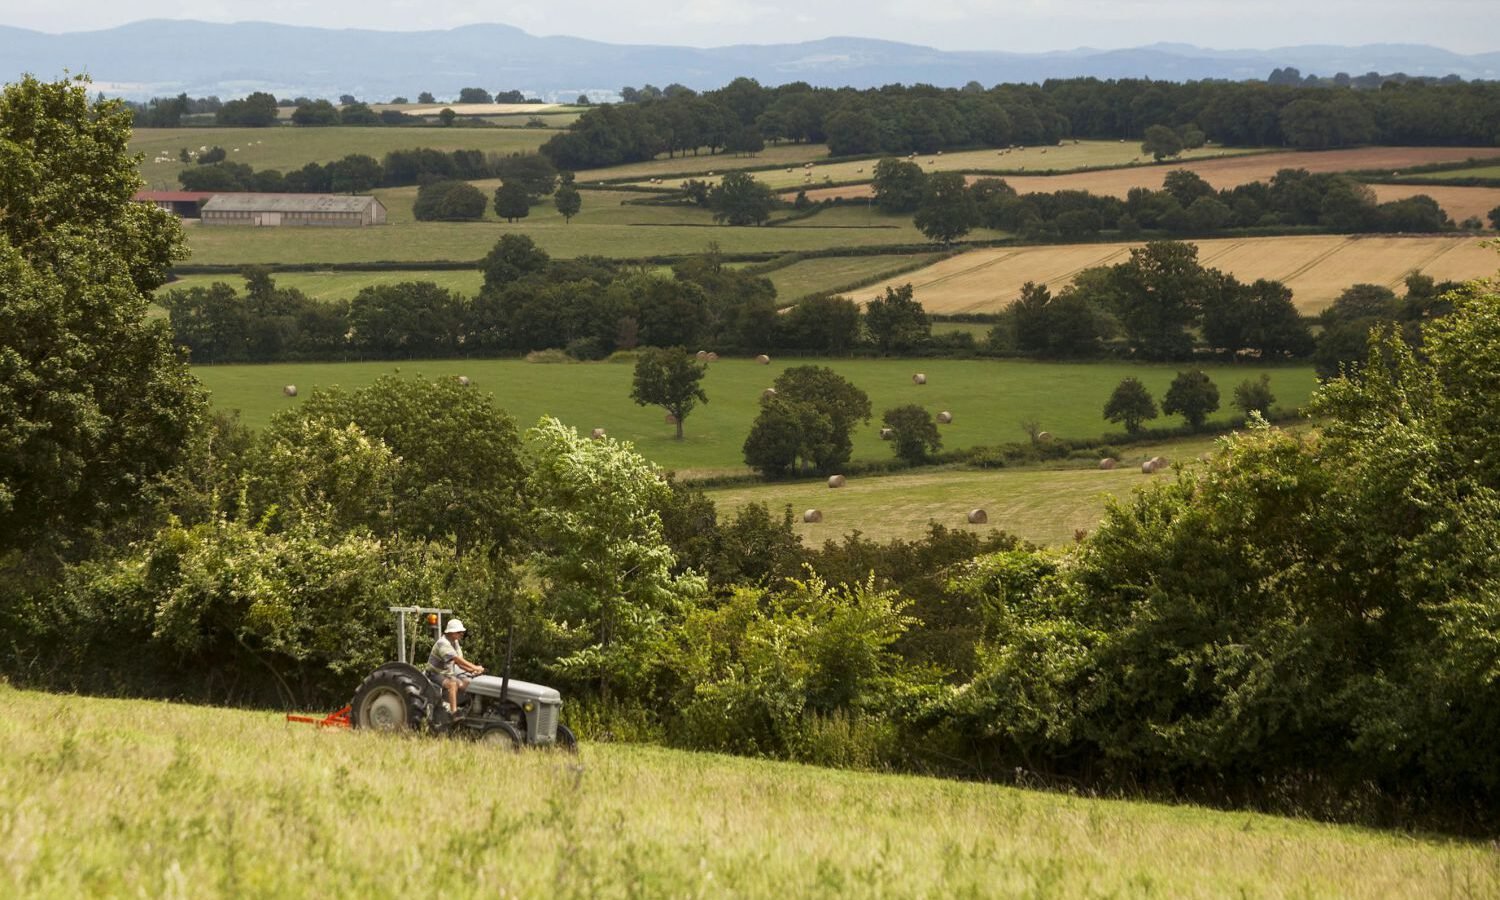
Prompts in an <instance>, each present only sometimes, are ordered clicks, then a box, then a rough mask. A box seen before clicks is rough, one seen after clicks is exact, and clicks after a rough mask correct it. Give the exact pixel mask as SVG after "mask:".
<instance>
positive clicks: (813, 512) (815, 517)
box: [802, 509, 823, 522]
mask: <svg viewBox="0 0 1500 900" xmlns="http://www.w3.org/2000/svg"><path fill="white" fill-rule="evenodd" d="M802 521H804V522H821V521H823V511H822V510H821V509H810V510H808V511H807V512H805V513H803V514H802Z"/></svg>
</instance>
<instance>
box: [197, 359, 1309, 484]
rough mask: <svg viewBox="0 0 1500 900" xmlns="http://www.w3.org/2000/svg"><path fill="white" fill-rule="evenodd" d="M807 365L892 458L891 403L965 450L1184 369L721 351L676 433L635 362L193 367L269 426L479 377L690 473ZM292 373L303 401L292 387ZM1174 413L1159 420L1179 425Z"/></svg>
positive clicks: (1090, 421)
mask: <svg viewBox="0 0 1500 900" xmlns="http://www.w3.org/2000/svg"><path fill="white" fill-rule="evenodd" d="M801 364H815V365H826V366H829V367H830V368H832V369H834V370H835V371H837V372H839V373H840V374H841V375H843V376H844V377H846V378H848V379H849V380H850V381H852V382H853V383H854V384H856V385H858V386H859V387H860V388H862V389H863V390H864V391H865V392H866V393H868V394H869V395H870V402H871V405H872V407H873V408H874V417H873V418H872V420H871V421H870V422H869V424H867V425H864V426H861V427H860V428H859V429H858V430H857V432H856V434H855V436H854V458H855V460H885V459H889V458H890V456H891V451H890V445H889V444H887V443H885V442H884V441H881V440H880V434H879V432H880V415H881V413H882V412H883V411H884V410H887V409H890V408H893V407H896V406H900V405H904V404H907V403H918V404H921V405H922V406H924V407H926V408H927V409H929V410H931V411H932V412H933V413H934V414H936V413H937V412H939V411H941V410H948V411H950V412H952V413H953V417H954V421H953V423H952V424H951V425H945V426H942V429H943V431H942V434H943V440H944V447H945V448H946V449H962V448H965V447H973V446H980V445H984V446H989V445H995V444H1002V443H1011V442H1014V441H1020V440H1025V438H1026V434H1025V431H1024V430H1023V428H1022V423H1023V422H1027V421H1035V422H1036V423H1037V424H1038V425H1039V427H1040V428H1041V429H1044V430H1046V431H1050V432H1052V433H1053V434H1054V435H1056V436H1058V437H1090V438H1092V437H1097V436H1099V435H1100V434H1104V433H1107V432H1113V431H1116V430H1117V428H1116V427H1115V426H1111V425H1110V424H1109V423H1108V422H1106V421H1105V420H1104V418H1103V414H1102V410H1103V408H1104V403H1105V401H1106V400H1108V399H1109V395H1110V393H1111V392H1112V391H1113V390H1114V388H1115V385H1117V384H1118V383H1119V382H1120V380H1121V379H1123V378H1125V377H1126V376H1127V375H1133V376H1135V377H1137V378H1139V379H1140V380H1141V381H1142V382H1143V383H1144V384H1145V385H1146V387H1147V388H1148V389H1149V390H1150V391H1151V392H1152V394H1153V395H1154V396H1156V397H1157V398H1158V401H1159V400H1160V398H1161V397H1162V396H1163V395H1165V393H1166V390H1167V386H1168V384H1169V383H1170V382H1171V380H1172V378H1173V377H1175V375H1176V373H1177V371H1178V368H1179V367H1176V366H1171V365H1144V364H1142V365H1135V364H1129V363H1040V362H1027V361H1016V360H936V359H934V360H905V359H903V360H879V359H852V360H851V359H837V360H798V359H779V358H778V359H773V360H772V362H771V364H770V365H768V366H762V365H757V364H756V363H755V362H754V361H753V360H748V359H722V360H719V361H718V362H716V363H713V364H711V365H710V367H709V371H708V375H707V376H706V377H705V378H704V381H703V386H704V390H705V391H706V392H707V394H708V403H707V404H705V405H702V406H700V407H698V408H697V409H696V410H694V411H693V413H692V415H691V416H690V417H689V418H688V419H687V421H686V423H685V432H686V436H685V438H684V440H682V441H677V440H674V439H673V429H672V427H671V426H669V425H667V424H666V423H665V422H664V419H663V417H664V414H663V412H662V411H661V410H660V409H655V408H644V407H640V406H636V405H635V403H633V402H632V401H631V400H630V384H631V378H632V375H633V372H634V369H633V366H632V365H631V364H630V363H624V362H617V363H574V364H543V363H529V362H525V361H524V360H517V359H504V360H463V359H454V360H419V361H408V362H401V363H390V362H361V363H274V364H265V365H233V366H196V367H194V369H193V372H194V374H195V375H196V376H197V377H198V378H199V380H200V381H202V382H203V384H204V386H205V387H207V388H208V390H209V391H210V393H211V399H212V402H213V404H214V405H215V406H217V407H219V408H222V409H236V410H239V411H240V413H241V415H242V416H243V418H244V421H245V422H246V423H247V424H250V425H252V426H257V427H258V426H261V425H264V424H265V423H266V422H267V421H268V420H269V419H270V417H271V415H272V414H273V413H275V412H276V411H277V410H280V409H285V408H287V407H289V406H292V405H294V404H296V403H299V402H301V400H302V399H303V398H305V397H306V396H307V395H308V393H309V392H310V391H311V390H312V389H314V388H318V387H330V386H333V385H339V386H342V387H344V388H349V389H354V388H359V387H363V386H365V385H368V384H370V383H371V382H373V381H374V380H375V379H376V378H377V377H378V376H380V375H382V374H385V373H389V372H394V371H398V370H399V372H400V373H401V374H403V375H408V376H410V375H416V374H420V375H423V376H425V377H429V378H449V377H456V376H459V375H466V376H468V377H469V378H470V379H471V380H472V382H473V384H474V386H475V389H476V390H481V391H488V392H490V393H492V394H493V395H494V396H495V399H496V402H497V404H498V405H499V406H501V407H503V408H505V409H506V410H508V411H509V412H510V413H511V414H512V415H513V416H514V417H515V418H516V420H517V422H518V423H519V424H520V425H521V426H523V427H528V426H530V425H532V424H534V423H535V422H536V421H537V419H539V418H540V417H541V416H543V415H552V416H556V417H557V418H559V419H561V420H562V421H564V422H566V423H568V424H570V425H572V426H574V427H576V428H578V429H579V430H580V431H582V432H585V433H587V432H588V431H590V430H591V429H594V428H604V429H606V431H607V432H608V434H609V435H610V436H612V437H615V438H619V439H622V440H626V441H630V442H631V443H633V444H635V446H636V448H637V449H638V450H639V451H640V452H641V453H643V454H644V455H645V456H646V457H647V458H649V459H651V460H653V461H655V462H656V463H658V464H660V465H662V466H663V467H665V468H669V469H675V470H677V471H679V472H681V473H682V474H683V475H685V476H689V477H691V476H695V475H704V474H722V473H732V472H741V471H745V468H744V461H743V457H742V455H741V448H742V445H743V444H744V440H745V436H746V435H747V434H748V433H749V431H750V423H751V422H752V421H753V420H754V418H755V416H756V415H757V414H758V412H759V402H760V394H761V391H762V390H764V389H765V388H766V387H768V386H770V384H771V382H772V380H773V379H774V378H775V377H776V375H777V373H778V372H780V371H781V370H782V369H784V368H786V367H788V366H793V365H801ZM1204 368H1205V371H1207V372H1208V374H1209V377H1210V378H1212V379H1213V380H1214V382H1215V383H1216V384H1217V385H1218V387H1219V393H1220V396H1221V398H1222V400H1221V402H1222V403H1224V404H1225V405H1226V409H1224V410H1221V411H1220V415H1224V416H1227V415H1228V413H1229V410H1228V409H1227V404H1228V401H1229V399H1230V397H1231V395H1232V394H1233V391H1234V387H1235V385H1237V384H1239V383H1240V382H1241V381H1243V380H1245V379H1247V378H1254V377H1257V376H1258V375H1259V373H1260V372H1263V371H1265V372H1269V373H1270V375H1271V390H1272V391H1273V392H1274V393H1275V394H1276V397H1277V400H1278V404H1279V405H1280V406H1282V407H1285V408H1295V407H1297V406H1300V405H1301V404H1302V403H1304V402H1305V401H1306V400H1307V397H1308V396H1309V394H1310V393H1311V391H1312V388H1313V386H1314V383H1315V378H1314V374H1313V370H1312V368H1311V367H1310V366H1299V367H1262V366H1253V365H1220V366H1206V367H1204ZM917 372H921V373H924V374H926V375H927V384H925V385H916V384H913V383H912V377H911V376H912V375H913V374H914V373H917ZM288 384H295V385H296V386H297V388H298V390H299V396H298V397H297V398H288V397H285V396H283V395H282V388H283V386H285V385H288ZM1180 421H1181V420H1180V419H1179V418H1178V417H1176V416H1168V417H1164V418H1162V419H1158V420H1156V421H1155V422H1153V423H1152V424H1154V425H1160V426H1169V425H1174V424H1180Z"/></svg>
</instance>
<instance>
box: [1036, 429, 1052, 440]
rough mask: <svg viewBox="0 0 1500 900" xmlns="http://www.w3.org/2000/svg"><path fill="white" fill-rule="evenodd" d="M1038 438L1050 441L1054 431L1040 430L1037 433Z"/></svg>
mask: <svg viewBox="0 0 1500 900" xmlns="http://www.w3.org/2000/svg"><path fill="white" fill-rule="evenodd" d="M1036 439H1037V440H1039V441H1042V442H1044V443H1045V442H1046V441H1050V440H1052V432H1050V431H1038V432H1037V433H1036Z"/></svg>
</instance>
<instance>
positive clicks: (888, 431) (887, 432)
mask: <svg viewBox="0 0 1500 900" xmlns="http://www.w3.org/2000/svg"><path fill="white" fill-rule="evenodd" d="M895 436H896V429H894V428H882V429H880V439H881V440H882V441H888V440H891V439H892V438H894V437H895Z"/></svg>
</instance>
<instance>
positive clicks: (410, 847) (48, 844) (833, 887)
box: [0, 683, 1500, 898]
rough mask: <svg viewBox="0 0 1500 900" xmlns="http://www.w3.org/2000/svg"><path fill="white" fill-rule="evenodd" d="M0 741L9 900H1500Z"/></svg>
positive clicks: (937, 786) (1195, 859)
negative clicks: (434, 812)
mask: <svg viewBox="0 0 1500 900" xmlns="http://www.w3.org/2000/svg"><path fill="white" fill-rule="evenodd" d="M351 689H352V685H351ZM566 715H567V711H566V710H565V711H564V716H565V717H566ZM0 740H3V741H4V744H5V747H6V753H5V754H4V757H3V759H0V790H3V791H4V793H5V797H6V803H5V805H4V807H3V809H0V848H3V849H0V859H3V862H4V864H3V865H0V894H4V895H6V896H12V897H79V896H115V897H119V896H145V897H173V898H175V897H193V898H217V897H244V896H263V897H272V896H275V897H282V896H359V897H371V898H386V897H389V898H397V897H410V896H418V895H420V896H431V895H438V894H441V895H454V896H475V897H477V896H485V897H534V896H543V895H545V896H556V897H562V898H575V897H576V898H583V897H591V898H592V897H602V898H616V897H619V898H624V897H641V896H646V897H653V896H654V897H710V896H737V897H846V896H891V897H927V898H942V897H981V896H1135V895H1160V896H1170V897H1186V898H1196V897H1220V896H1235V895H1253V896H1267V897H1291V896H1298V897H1306V896H1329V897H1335V896H1336V897H1353V898H1361V897H1391V896H1434V895H1453V896H1457V895H1465V896H1494V895H1495V894H1496V892H1497V891H1500V869H1497V868H1496V866H1495V862H1494V850H1493V849H1492V848H1491V847H1490V846H1489V845H1488V844H1485V843H1480V842H1464V841H1457V840H1443V839H1435V838H1429V837H1425V836H1422V835H1415V836H1413V835H1410V834H1404V833H1403V834H1396V833H1382V832H1378V831H1372V830H1369V829H1359V828H1346V827H1337V826H1330V825H1320V824H1316V823H1312V822H1307V821H1300V820H1295V819H1285V818H1276V817H1272V816H1265V815H1258V814H1254V813H1244V812H1217V811H1212V810H1208V809H1203V808H1199V807H1191V806H1167V805H1163V804H1149V803H1141V802H1131V801H1121V800H1094V799H1085V798H1080V797H1075V796H1069V795H1066V794H1057V793H1046V792H1040V791H1028V790H1020V789H1017V788H1012V787H1005V786H999V785H989V784H975V783H966V782H958V781H944V780H938V779H932V778H922V777H916V776H906V775H888V774H879V773H865V772H851V771H836V770H827V769H819V768H815V767H811V766H803V765H793V764H788V763H778V762H770V761H764V760H754V759H738V758H734V757H726V756H720V755H716V754H706V753H687V752H681V751H672V750H666V749H661V748H657V747H650V746H633V745H622V744H609V743H594V742H591V741H589V740H588V735H587V734H585V735H584V743H583V745H582V748H581V751H580V753H579V754H578V755H577V756H576V757H571V756H561V755H557V754H552V753H545V752H528V753H522V754H519V755H517V754H511V753H505V752H501V751H497V750H496V749H494V748H490V747H483V746H479V745H476V744H468V743H455V742H452V741H447V740H443V739H438V738H431V739H424V738H399V737H389V736H385V735H377V734H359V733H352V732H347V731H319V730H317V729H314V728H312V727H310V726H306V725H288V724H286V723H285V722H284V721H283V720H282V717H281V714H279V713H273V712H259V711H248V710H233V709H216V708H210V707H194V706H186V705H181V704H168V703H159V702H152V701H143V700H108V699H97V698H91V697H77V696H68V697H60V696H56V695H49V694H41V693H33V692H29V691H21V690H17V689H15V688H11V687H7V686H5V685H4V684H3V683H0ZM434 803H439V804H440V805H441V807H442V809H443V820H444V822H445V823H448V824H445V825H443V827H434V826H433V825H432V817H431V814H430V810H431V809H432V808H433V805H434Z"/></svg>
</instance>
